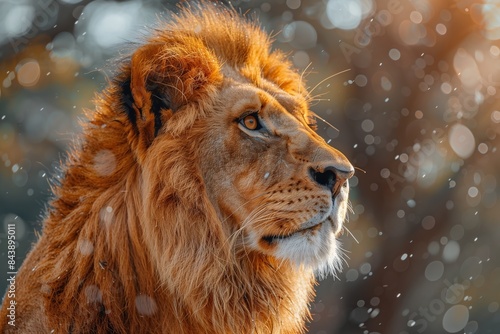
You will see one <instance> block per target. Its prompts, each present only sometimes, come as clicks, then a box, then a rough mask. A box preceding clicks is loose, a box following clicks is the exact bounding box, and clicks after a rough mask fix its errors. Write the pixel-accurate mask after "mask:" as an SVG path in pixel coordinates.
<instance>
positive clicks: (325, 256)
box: [131, 11, 354, 273]
mask: <svg viewBox="0 0 500 334" xmlns="http://www.w3.org/2000/svg"><path fill="white" fill-rule="evenodd" d="M221 17H222V18H223V22H225V23H224V24H220V23H219V20H220V19H221ZM131 71H132V86H131V87H132V93H133V99H134V101H140V103H142V104H143V105H144V106H145V109H146V110H143V113H145V114H148V113H151V108H154V105H155V101H156V100H160V101H159V102H156V104H157V105H164V107H163V108H162V107H160V108H158V110H156V111H154V112H153V114H154V115H158V114H160V116H157V118H161V125H157V126H158V130H157V131H158V134H157V138H156V139H155V140H153V141H152V143H151V146H150V147H149V149H148V154H147V156H146V157H145V161H144V163H145V164H147V165H148V166H149V167H151V168H152V170H155V171H158V174H155V173H149V172H150V170H146V172H147V173H148V175H149V176H150V175H154V177H148V176H146V178H147V179H149V181H148V182H149V183H150V184H155V186H153V187H150V188H148V190H147V191H146V192H147V194H146V195H147V196H149V198H151V203H154V206H155V207H161V206H162V204H160V203H158V201H161V198H162V197H161V196H159V197H157V196H158V194H161V192H162V191H164V190H162V189H159V188H158V181H157V180H156V177H158V178H159V179H160V180H165V181H163V182H161V183H160V184H169V185H170V186H169V187H167V188H168V189H169V190H168V191H169V192H171V191H175V190H176V189H182V188H183V187H188V185H187V184H184V183H183V182H182V181H181V180H183V179H196V180H194V183H197V184H198V186H194V185H192V186H190V188H189V191H194V190H196V192H199V193H204V194H206V195H207V197H208V200H209V204H210V207H211V208H212V209H213V211H214V214H215V215H216V216H217V218H218V219H217V221H218V224H220V226H219V228H220V229H221V230H223V233H224V235H226V236H227V238H229V239H231V238H232V239H237V240H238V241H237V242H236V243H226V244H225V245H227V246H233V247H240V248H245V251H246V252H256V253H258V254H262V255H265V256H271V257H275V258H277V259H279V260H287V261H289V262H291V263H293V264H295V265H304V266H305V267H308V268H313V269H316V270H319V272H322V273H327V272H332V271H333V270H334V268H336V267H337V262H338V259H339V254H338V250H337V241H336V236H337V234H338V233H339V231H341V229H342V223H343V221H344V219H345V217H346V211H347V210H346V209H347V197H348V192H349V185H348V181H347V180H348V179H349V178H350V177H351V176H352V175H353V173H354V169H353V167H352V165H351V164H350V163H349V161H348V160H347V159H346V157H345V156H344V155H343V154H342V153H341V152H339V151H338V150H336V149H335V148H333V147H331V146H329V145H328V144H327V143H326V142H325V141H324V140H323V139H322V138H321V137H320V136H318V135H317V134H316V132H315V131H314V125H313V124H311V123H314V121H313V117H312V116H311V112H310V111H309V106H308V101H309V100H310V96H309V95H308V92H307V90H306V89H305V88H304V85H303V83H302V80H301V79H302V78H301V76H300V75H299V74H298V73H297V72H296V71H295V70H293V69H292V67H291V66H290V63H289V62H288V61H287V60H286V59H285V57H284V56H283V55H282V53H280V52H279V51H273V52H270V42H269V40H268V38H267V36H266V35H264V34H263V33H262V31H261V30H259V29H258V28H257V27H256V26H255V25H253V24H251V23H248V22H244V21H241V20H240V19H239V18H237V17H235V15H234V14H233V13H232V12H223V13H220V12H217V13H215V14H214V13H212V12H211V11H208V12H207V11H205V12H204V13H203V15H202V16H196V15H192V14H191V13H188V14H184V16H182V15H181V16H180V17H179V18H178V19H177V21H176V22H175V23H174V24H173V25H169V26H167V27H166V28H165V29H162V30H161V31H160V32H159V33H158V34H157V35H156V36H155V37H154V38H153V39H152V40H150V41H149V43H148V44H146V45H145V46H143V47H142V48H141V49H139V50H138V51H137V52H136V53H135V54H134V55H133V57H132V65H131ZM151 87H154V88H151ZM150 101H152V102H150ZM158 122H159V121H158ZM173 141H175V142H176V145H177V147H179V146H180V147H182V150H181V152H179V150H178V149H176V150H175V151H176V152H178V153H176V154H178V155H181V154H184V155H185V156H184V157H183V158H184V159H186V160H189V162H188V164H189V166H186V168H187V169H185V170H182V169H181V167H179V166H176V165H175V159H173V156H172V154H173V152H172V147H171V143H172V142H173ZM178 158H179V159H180V160H182V159H181V156H178ZM165 160H166V161H168V162H165ZM172 162H173V164H171V165H169V163H172ZM167 165H168V166H169V168H164V169H163V170H162V166H167ZM153 166H154V167H153ZM172 171H176V172H177V173H175V174H174V175H175V178H177V179H175V180H172V176H171V175H170V174H171V173H172ZM179 179H180V180H179ZM160 187H163V186H160ZM191 187H195V188H191ZM200 205H201V204H200ZM200 207H201V206H200ZM151 210H153V212H156V211H158V209H156V210H154V209H153V207H151ZM153 219H159V218H153ZM158 223H162V222H158ZM163 223H167V222H163ZM193 228H194V227H193ZM158 246H159V245H158ZM159 248H163V246H159ZM236 251H237V250H236Z"/></svg>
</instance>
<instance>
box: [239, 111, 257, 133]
mask: <svg viewBox="0 0 500 334" xmlns="http://www.w3.org/2000/svg"><path fill="white" fill-rule="evenodd" d="M240 123H241V125H243V126H244V127H245V128H247V129H248V130H252V131H256V130H259V129H261V128H262V125H261V124H260V122H259V116H258V115H257V113H256V112H255V113H252V114H250V115H246V116H245V117H243V118H242V119H241V120H240Z"/></svg>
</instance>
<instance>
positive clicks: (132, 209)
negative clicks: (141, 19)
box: [24, 90, 313, 333]
mask: <svg viewBox="0 0 500 334" xmlns="http://www.w3.org/2000/svg"><path fill="white" fill-rule="evenodd" d="M108 94H109V96H106V94H104V97H103V98H100V99H99V100H98V101H97V102H98V103H97V104H98V106H99V107H98V112H97V114H95V115H94V116H93V117H92V118H91V121H90V122H89V123H88V124H86V125H85V126H84V139H83V143H82V147H81V148H79V149H76V150H74V153H72V154H71V156H70V157H69V159H68V162H67V168H66V171H65V176H64V178H63V180H62V182H61V184H60V185H59V186H56V187H55V189H54V191H55V194H56V198H55V199H54V201H53V202H52V206H51V209H50V210H49V214H48V217H47V219H46V221H45V226H44V228H45V230H44V236H42V238H41V240H40V242H39V243H38V245H37V246H36V249H35V250H34V252H33V255H32V256H31V257H30V258H29V259H28V263H27V264H26V265H25V267H24V268H25V270H27V271H28V270H31V268H32V267H33V272H37V276H36V277H40V278H39V279H38V282H37V283H36V284H38V288H39V289H41V291H42V292H43V293H44V298H45V303H44V305H45V311H46V313H47V315H48V326H49V327H50V329H52V328H55V329H56V332H95V333H101V332H103V333H104V332H117V333H138V332H144V333H146V332H148V333H161V332H168V333H243V332H249V333H254V332H255V333H274V332H276V333H298V332H302V331H303V323H304V319H305V318H307V317H308V316H309V314H308V311H307V304H308V302H309V301H310V299H311V296H312V285H313V277H312V274H311V273H310V272H309V271H306V270H302V269H299V268H292V267H291V266H290V265H288V264H287V263H277V262H276V261H275V260H273V259H270V258H265V257H263V255H258V254H255V253H246V252H245V251H239V252H236V251H234V249H232V248H231V244H230V243H229V241H228V231H224V230H223V228H222V224H221V221H220V220H221V218H220V217H217V214H216V213H215V210H214V209H213V207H211V206H210V203H209V201H208V199H207V196H206V195H204V189H203V185H202V182H201V181H202V180H200V179H199V178H197V177H198V176H197V175H198V174H197V172H196V170H190V168H191V169H192V167H190V163H191V161H190V160H189V159H190V157H192V153H193V152H190V148H189V147H188V146H189V145H187V144H185V143H186V142H187V143H189V138H188V139H185V140H184V141H183V142H182V143H181V142H179V141H176V140H174V139H172V140H171V141H162V142H163V143H164V144H163V146H162V147H157V148H156V149H158V150H159V151H161V152H162V154H170V156H171V159H170V160H169V163H167V164H166V165H165V163H164V161H163V164H162V165H155V164H157V163H156V162H155V160H150V161H146V162H144V161H143V162H142V163H139V162H138V161H141V157H138V156H136V155H134V153H133V147H134V146H137V145H138V143H137V142H136V139H131V138H133V137H131V136H129V137H128V139H127V138H124V136H123V132H124V131H125V132H127V131H130V132H133V129H132V128H127V127H130V125H129V124H127V122H126V119H125V118H124V117H125V116H121V115H117V114H116V112H115V111H113V110H112V109H113V108H112V105H111V104H110V103H109V100H110V99H111V100H112V99H113V94H114V92H113V90H111V91H110V92H109V93H108ZM124 128H125V129H124ZM183 143H184V144H183ZM153 146H154V145H153ZM151 149H154V147H152V148H151ZM150 154H151V153H150ZM141 164H142V165H141ZM144 166H147V168H148V173H145V172H144V169H143V167H144ZM184 168H186V170H184V171H181V172H179V170H182V169H184ZM176 169H177V170H176ZM149 171H150V172H149ZM169 175H170V176H169ZM172 175H177V176H178V175H193V177H185V178H184V179H183V180H179V179H178V178H177V179H176V178H175V177H174V176H172ZM153 180H155V182H156V183H153ZM193 187H194V188H195V189H196V191H193ZM200 240H201V241H202V242H201V243H200ZM42 258H43V259H44V261H40V260H41V259H42ZM38 261H40V264H38V263H37V262H38ZM33 277H35V276H33ZM28 279H29V278H28Z"/></svg>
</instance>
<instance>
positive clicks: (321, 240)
mask: <svg viewBox="0 0 500 334" xmlns="http://www.w3.org/2000/svg"><path fill="white" fill-rule="evenodd" d="M272 243H273V244H274V245H275V248H274V252H273V256H274V257H275V258H277V259H281V260H287V261H288V262H290V263H291V264H292V265H295V266H297V267H304V268H306V269H310V270H312V271H314V273H315V275H316V276H317V277H318V278H320V279H322V278H324V277H325V276H328V275H330V274H331V275H333V276H335V275H336V273H337V272H338V271H340V270H341V269H342V249H341V247H340V241H338V240H337V238H336V235H335V230H334V227H333V226H332V224H330V223H329V222H323V223H320V224H317V225H315V226H312V227H310V228H307V229H304V230H301V231H298V232H296V233H293V234H291V235H287V236H284V237H283V236H282V237H275V238H273V239H272Z"/></svg>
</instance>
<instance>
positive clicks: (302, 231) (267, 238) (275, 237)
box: [262, 222, 323, 244]
mask: <svg viewBox="0 0 500 334" xmlns="http://www.w3.org/2000/svg"><path fill="white" fill-rule="evenodd" d="M322 224H323V222H320V223H318V224H316V225H313V226H310V227H306V228H303V229H300V230H297V231H295V232H292V233H289V234H278V235H266V236H264V237H262V240H264V241H265V242H267V243H269V244H272V243H273V242H275V241H277V240H286V239H289V238H291V237H293V236H295V235H298V234H305V233H307V232H314V231H317V230H318V229H319V228H320V227H321V225H322Z"/></svg>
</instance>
